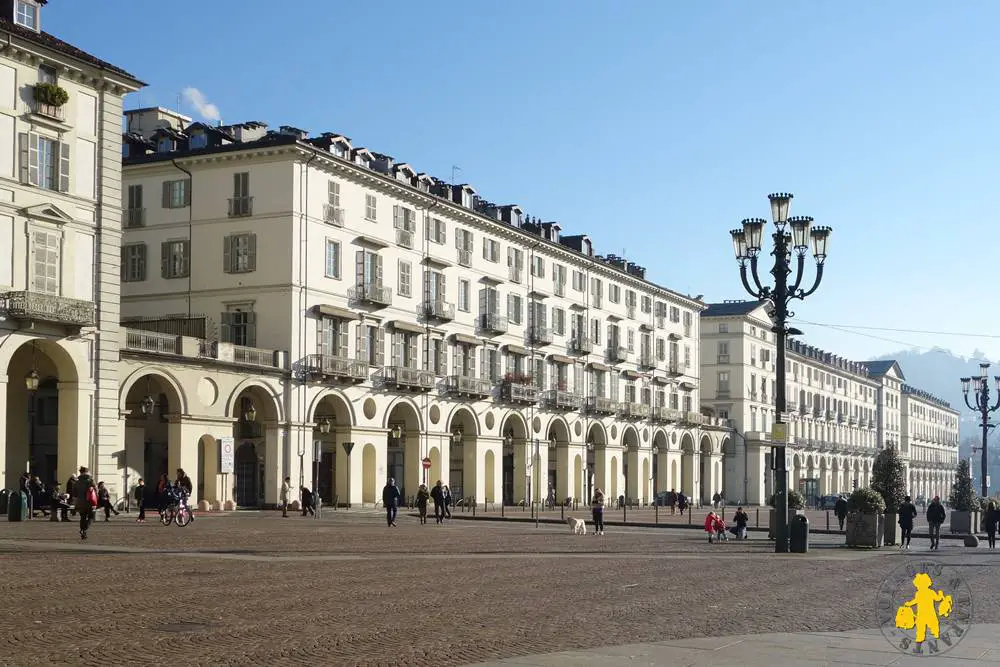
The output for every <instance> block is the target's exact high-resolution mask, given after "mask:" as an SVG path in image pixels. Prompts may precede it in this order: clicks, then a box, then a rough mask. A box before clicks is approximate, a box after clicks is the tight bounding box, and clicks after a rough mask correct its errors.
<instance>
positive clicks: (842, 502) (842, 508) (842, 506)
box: [833, 496, 847, 530]
mask: <svg viewBox="0 0 1000 667" xmlns="http://www.w3.org/2000/svg"><path fill="white" fill-rule="evenodd" d="M833 513H834V515H835V516H836V517H837V521H838V522H839V523H840V529H841V530H843V529H844V520H845V519H847V499H846V498H844V496H841V497H839V498H837V502H836V503H834V505H833Z"/></svg>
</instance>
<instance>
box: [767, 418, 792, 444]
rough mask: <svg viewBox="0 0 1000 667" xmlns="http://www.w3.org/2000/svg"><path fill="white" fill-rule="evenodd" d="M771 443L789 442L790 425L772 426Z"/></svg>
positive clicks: (777, 423) (778, 424) (778, 423)
mask: <svg viewBox="0 0 1000 667" xmlns="http://www.w3.org/2000/svg"><path fill="white" fill-rule="evenodd" d="M771 442H774V443H779V442H780V443H782V444H784V443H787V442H788V424H782V423H781V422H774V424H773V425H772V426H771Z"/></svg>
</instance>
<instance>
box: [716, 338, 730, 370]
mask: <svg viewBox="0 0 1000 667" xmlns="http://www.w3.org/2000/svg"><path fill="white" fill-rule="evenodd" d="M718 354H719V358H718V363H720V364H728V363H729V341H725V340H720V341H719V343H718Z"/></svg>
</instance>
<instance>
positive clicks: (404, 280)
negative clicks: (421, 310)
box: [398, 260, 413, 296]
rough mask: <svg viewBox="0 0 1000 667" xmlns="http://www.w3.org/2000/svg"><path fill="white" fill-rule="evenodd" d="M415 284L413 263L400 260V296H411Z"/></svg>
mask: <svg viewBox="0 0 1000 667" xmlns="http://www.w3.org/2000/svg"><path fill="white" fill-rule="evenodd" d="M412 284H413V265H412V264H410V263H409V262H404V261H403V260H399V288H398V289H399V296H411V292H410V289H411V286H412Z"/></svg>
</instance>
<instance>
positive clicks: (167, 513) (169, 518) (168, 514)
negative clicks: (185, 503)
mask: <svg viewBox="0 0 1000 667" xmlns="http://www.w3.org/2000/svg"><path fill="white" fill-rule="evenodd" d="M174 516H175V512H174V510H173V508H167V509H165V510H163V511H162V512H160V523H162V524H163V525H164V526H169V525H170V524H171V523H173V522H174Z"/></svg>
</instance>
